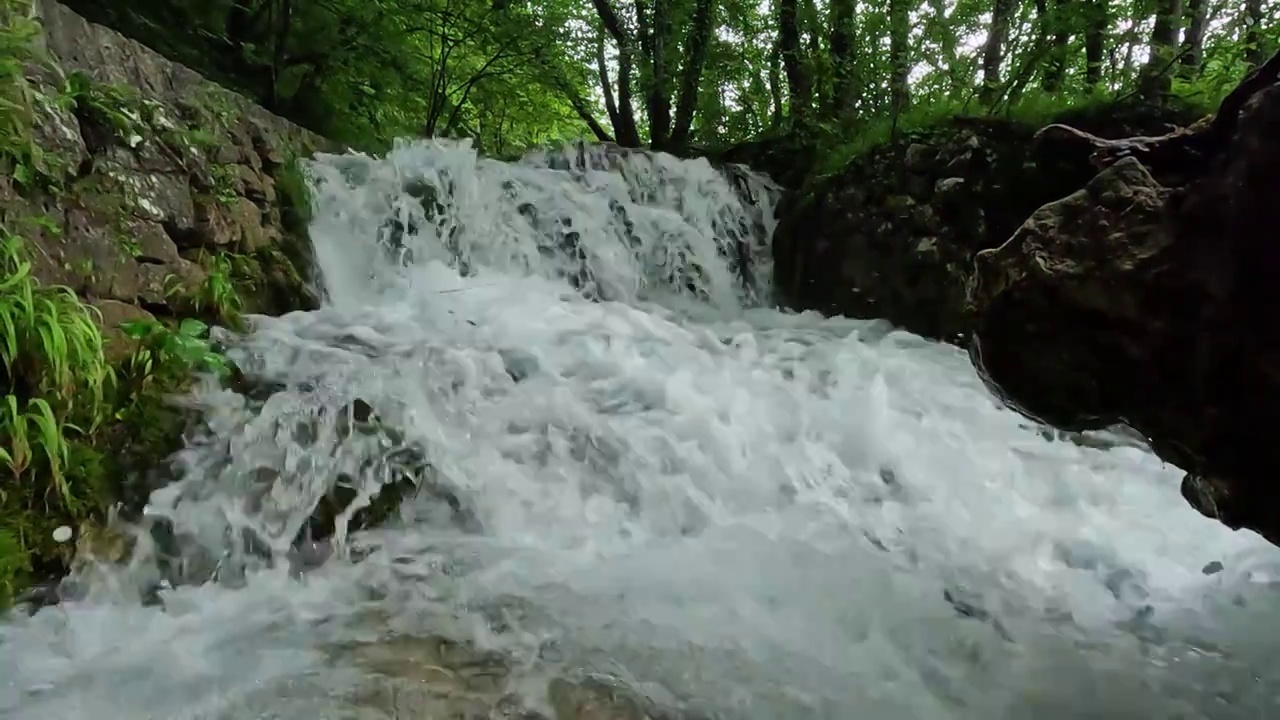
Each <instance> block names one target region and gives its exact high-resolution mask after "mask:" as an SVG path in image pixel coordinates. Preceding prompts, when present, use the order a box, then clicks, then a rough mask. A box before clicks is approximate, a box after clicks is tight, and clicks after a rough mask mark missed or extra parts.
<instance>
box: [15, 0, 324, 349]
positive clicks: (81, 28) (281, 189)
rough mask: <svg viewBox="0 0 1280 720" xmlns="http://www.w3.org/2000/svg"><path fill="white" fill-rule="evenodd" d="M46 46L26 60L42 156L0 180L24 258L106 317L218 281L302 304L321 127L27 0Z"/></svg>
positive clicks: (178, 300) (255, 299)
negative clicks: (308, 174)
mask: <svg viewBox="0 0 1280 720" xmlns="http://www.w3.org/2000/svg"><path fill="white" fill-rule="evenodd" d="M35 9H36V12H37V17H38V19H39V21H40V23H41V24H42V26H43V28H44V33H43V35H42V36H41V37H40V42H41V45H42V49H43V50H44V51H45V53H46V54H47V56H48V57H47V59H44V60H42V59H41V58H40V57H39V55H37V56H36V60H35V61H33V62H30V63H29V64H28V73H27V75H28V78H27V80H28V84H29V87H30V89H31V91H32V95H31V97H32V105H33V110H34V114H35V118H34V122H33V124H32V130H33V136H34V137H33V141H34V144H35V147H36V148H38V151H39V152H38V158H39V159H40V160H41V161H42V162H37V163H31V167H27V168H20V170H22V171H25V172H26V173H34V174H37V175H41V176H42V177H36V178H33V179H32V181H31V182H25V183H24V182H23V177H24V175H23V172H15V173H14V177H13V178H12V179H5V180H0V214H2V215H3V218H2V219H3V221H4V223H5V225H6V226H7V227H9V228H10V230H11V231H16V232H20V233H21V234H22V235H23V236H24V237H25V238H26V239H27V241H28V242H29V243H31V244H32V245H34V249H35V250H36V251H35V252H33V253H31V254H32V262H33V271H34V274H35V276H36V278H37V279H39V280H40V281H41V282H43V283H45V284H59V285H65V286H67V287H69V288H71V289H72V290H74V291H76V292H77V294H79V295H80V296H81V297H82V298H84V299H86V300H88V301H89V302H91V303H92V304H94V305H95V306H97V307H98V308H99V309H100V310H102V311H103V315H104V325H105V326H106V327H104V330H106V331H107V332H108V333H110V332H111V331H112V330H113V328H112V327H111V325H112V321H114V320H117V319H119V320H129V319H136V318H138V317H147V316H152V315H154V316H165V315H178V314H186V313H188V312H190V311H191V310H192V306H194V305H199V304H201V303H202V302H205V304H207V303H208V301H210V300H211V298H209V297H203V298H202V295H204V296H207V295H208V294H209V292H210V291H211V290H212V289H213V287H212V286H214V285H217V284H219V283H226V284H228V285H229V286H234V287H235V288H236V290H237V293H238V294H239V295H241V296H243V299H244V301H245V302H244V305H245V307H244V308H242V309H247V310H254V311H265V312H277V311H282V310H285V309H291V306H296V305H297V304H298V303H303V304H306V303H308V302H313V301H308V300H306V297H307V293H306V290H305V283H304V273H305V271H306V269H307V260H306V254H307V253H308V252H309V249H308V246H307V244H306V242H305V227H303V226H302V224H301V223H300V222H299V218H297V217H295V216H294V214H295V213H296V211H297V210H299V209H301V206H305V196H304V193H305V186H304V185H303V184H302V179H301V176H300V175H298V171H297V168H296V166H295V165H294V164H293V162H292V160H293V158H295V157H297V156H299V155H305V154H309V153H310V152H313V151H314V150H315V149H318V148H321V147H324V146H325V143H324V141H323V140H322V139H320V138H318V137H316V136H313V135H311V134H309V133H307V132H306V131H304V130H301V129H300V128H297V127H295V126H293V125H291V124H290V123H289V122H287V121H285V120H283V119H281V118H278V117H276V116H274V115H271V114H270V113H268V112H266V111H265V110H262V109H261V108H258V107H255V106H253V105H250V104H249V103H248V102H247V101H245V100H244V99H243V98H240V97H239V96H236V95H234V94H232V93H230V92H228V91H225V90H223V89H222V88H220V87H218V86H216V85H213V84H212V83H209V82H207V81H205V80H204V79H203V78H201V77H200V76H199V75H197V74H196V73H194V72H193V71H191V70H188V69H186V68H184V67H182V66H179V65H175V64H173V63H171V62H169V61H167V60H165V59H164V58H162V57H160V56H159V55H157V54H155V53H153V52H151V51H150V50H148V49H147V48H145V47H143V46H141V45H139V44H137V43H135V42H133V41H131V40H128V39H126V38H124V37H122V36H120V35H118V34H116V33H115V32H113V31H111V30H108V29H106V28H103V27H101V26H97V25H93V24H90V23H88V22H86V21H84V20H83V19H81V18H80V17H79V16H77V15H76V14H74V13H72V12H71V11H70V10H68V9H66V8H65V7H63V6H62V5H59V4H58V3H56V2H51V1H49V0H42V1H41V2H39V3H37V4H36V5H35Z"/></svg>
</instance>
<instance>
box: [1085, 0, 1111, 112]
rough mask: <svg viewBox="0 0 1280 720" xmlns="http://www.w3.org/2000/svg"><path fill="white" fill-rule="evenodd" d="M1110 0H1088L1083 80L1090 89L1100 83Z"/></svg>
mask: <svg viewBox="0 0 1280 720" xmlns="http://www.w3.org/2000/svg"><path fill="white" fill-rule="evenodd" d="M1109 3H1110V0H1090V2H1089V8H1088V11H1089V14H1088V17H1086V18H1085V27H1084V82H1085V85H1087V86H1088V87H1089V89H1090V90H1097V89H1098V88H1099V87H1100V86H1101V85H1102V68H1103V66H1104V65H1106V62H1107V58H1106V50H1107V37H1108V35H1107V31H1108V30H1109V29H1110V27H1111V8H1110V7H1109Z"/></svg>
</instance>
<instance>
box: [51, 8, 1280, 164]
mask: <svg viewBox="0 0 1280 720" xmlns="http://www.w3.org/2000/svg"><path fill="white" fill-rule="evenodd" d="M71 5H72V6H73V7H74V8H75V9H77V10H78V11H80V12H82V13H84V14H86V15H87V16H89V17H91V18H92V19H96V20H99V21H103V22H106V23H107V24H110V25H113V26H115V27H117V28H119V29H122V30H123V31H124V32H126V33H127V34H130V35H132V36H134V37H136V38H138V39H140V40H142V41H143V42H145V43H147V44H148V45H151V46H152V47H155V48H157V49H159V50H160V51H161V52H164V53H166V54H168V55H169V56H171V57H174V58H175V59H177V60H179V61H180V62H184V63H186V64H188V65H191V66H192V67H195V68H197V69H199V70H201V71H202V72H204V73H205V74H207V75H209V76H211V77H213V78H215V79H217V80H219V81H221V82H223V83H225V84H227V85H228V86H230V87H233V88H236V89H238V90H240V91H242V92H244V93H245V94H246V95H248V96H249V97H250V98H252V99H254V100H255V101H257V102H259V103H261V104H263V105H265V106H266V107H268V108H270V109H272V110H275V111H276V112H279V113H281V114H284V115H286V116H288V117H290V118H292V119H294V120H296V121H298V122H300V123H301V124H303V125H305V126H308V127H310V128H312V129H314V130H316V131H318V132H320V133H321V134H323V135H327V136H329V137H331V138H333V139H336V140H340V141H344V142H348V143H350V144H353V145H355V146H357V147H362V148H370V149H378V148H379V147H381V146H384V145H385V144H386V143H388V142H389V141H390V140H391V139H393V138H395V137H397V136H404V135H422V134H428V135H445V136H469V137H472V138H474V139H475V140H476V144H477V145H478V147H480V148H481V149H482V150H483V151H485V152H488V153H490V154H494V155H499V156H505V155H510V154H513V153H516V152H518V151H520V150H522V149H524V148H527V147H528V146H530V145H536V144H542V143H546V142H552V141H556V140H562V139H568V138H570V137H577V136H582V135H585V134H589V131H588V126H587V125H586V124H584V120H586V119H588V118H590V119H591V120H592V121H597V122H598V126H599V128H600V131H599V132H597V134H598V135H600V134H610V135H611V136H612V137H615V138H618V139H620V140H623V139H624V134H625V133H624V132H623V131H625V128H624V127H622V126H621V125H619V121H620V119H622V120H625V118H624V117H623V116H628V115H634V125H635V126H636V128H637V129H638V130H639V132H640V135H641V137H640V138H639V139H638V140H637V141H638V142H643V141H644V140H645V139H646V134H647V133H650V132H651V131H653V129H654V127H655V122H658V123H659V125H661V124H663V123H665V122H666V121H664V120H662V117H664V114H665V115H667V116H669V115H670V114H671V113H673V112H674V113H675V114H676V115H678V114H679V112H678V107H677V106H678V105H679V103H680V101H681V99H682V97H683V94H684V90H683V88H682V87H681V85H682V84H683V83H684V82H685V79H686V78H689V79H691V80H692V81H693V82H694V85H693V89H694V90H695V92H694V94H693V95H692V96H691V101H692V104H691V106H690V107H691V108H692V109H693V110H694V111H695V113H694V116H693V125H692V134H691V136H690V137H689V138H688V139H687V142H689V143H691V144H693V145H696V146H723V145H726V144H730V143H734V142H740V141H743V140H746V139H749V138H752V137H759V136H761V135H762V134H765V133H771V132H773V133H776V132H779V131H781V130H784V129H786V128H788V127H790V128H792V129H795V130H799V131H803V132H816V133H820V134H822V135H823V136H824V137H837V136H838V137H841V138H851V137H861V136H864V135H866V136H876V137H884V136H885V135H886V131H885V130H884V128H886V127H887V128H899V129H900V128H902V127H909V126H912V125H913V124H916V123H928V122H932V121H933V120H935V119H937V118H939V117H942V116H944V115H945V114H947V113H949V112H954V111H956V110H959V111H961V112H963V113H964V114H966V115H996V116H1002V117H1033V116H1035V115H1037V114H1038V115H1041V116H1043V115H1046V114H1052V113H1051V112H1050V111H1049V108H1052V109H1053V110H1060V109H1061V108H1063V107H1067V106H1071V105H1075V104H1079V103H1090V102H1096V101H1100V100H1101V99H1103V98H1116V97H1123V96H1125V95H1127V94H1129V93H1132V92H1134V91H1136V90H1138V89H1140V88H1141V89H1142V91H1143V92H1144V93H1148V94H1149V93H1151V92H1152V88H1155V89H1156V91H1155V92H1156V93H1157V94H1158V93H1159V92H1164V93H1167V94H1168V93H1171V94H1172V95H1174V96H1177V97H1181V98H1190V97H1193V96H1194V97H1195V98H1196V99H1197V100H1196V101H1197V102H1198V103H1199V104H1201V105H1205V106H1209V105H1211V104H1212V103H1213V101H1214V100H1215V99H1216V98H1218V97H1220V96H1221V95H1222V94H1223V93H1224V92H1225V90H1226V89H1227V88H1229V87H1230V86H1231V85H1232V84H1233V83H1235V82H1237V81H1238V80H1239V78H1240V77H1241V76H1242V74H1243V73H1244V72H1245V71H1246V70H1247V69H1248V68H1249V67H1250V66H1251V65H1255V64H1257V62H1259V58H1260V57H1262V55H1263V54H1264V53H1265V52H1266V51H1267V50H1269V49H1270V48H1271V46H1273V45H1274V38H1275V37H1276V36H1277V32H1276V31H1277V27H1276V18H1277V17H1278V16H1280V12H1277V10H1278V9H1280V0H1262V1H1261V2H1253V1H1252V0H1249V1H1247V0H1204V2H1195V1H1194V0H1188V2H1187V3H1186V4H1185V6H1186V7H1185V12H1184V13H1183V14H1182V15H1180V16H1179V17H1178V18H1175V19H1174V20H1173V25H1174V27H1175V28H1176V29H1177V30H1178V33H1177V34H1178V36H1179V37H1181V38H1182V39H1183V40H1184V41H1185V42H1184V44H1183V45H1182V47H1180V48H1171V47H1169V46H1167V45H1165V44H1163V43H1164V41H1163V40H1161V39H1160V38H1158V37H1157V36H1156V35H1154V34H1153V31H1152V24H1153V18H1154V16H1155V14H1156V12H1157V11H1158V9H1159V7H1161V4H1160V3H1152V2H1149V1H1147V0H1142V1H1139V0H1121V1H1119V2H1115V1H1104V0H1080V2H1079V3H1067V2H1065V0H1045V1H1044V2H1038V3H1029V2H997V0H954V1H948V2H940V1H939V0H911V1H908V0H892V1H891V2H888V3H878V4H877V3H861V2H856V0H823V1H822V2H817V1H814V2H809V1H808V0H804V1H803V2H802V1H800V0H768V1H767V2H765V3H755V2H747V1H746V0H646V2H636V3H632V2H625V1H623V0H593V2H586V0H536V2H533V1H530V0H376V1H375V2H364V1H362V0H331V1H329V2H324V3H297V2H292V1H291V0H211V1H210V2H206V3H198V4H192V3H188V2H184V1H183V0H131V1H130V2H128V3H126V2H124V0H105V1H104V2H99V1H98V0H94V1H93V2H90V0H71ZM787 7H792V8H794V17H795V21H794V22H795V32H796V36H797V38H798V40H797V42H798V47H796V48H794V50H793V51H789V53H787V52H783V51H782V49H781V38H782V37H783V33H782V30H783V29H784V26H783V25H782V24H781V23H782V20H783V18H784V13H783V12H782V10H783V9H785V8H787ZM998 7H1007V8H1009V13H1008V14H1007V15H1005V16H1003V18H1002V19H1000V20H993V17H994V15H993V11H994V9H996V8H998ZM1198 8H1199V9H1198ZM607 18H616V24H615V25H616V27H615V26H612V25H610V22H608V21H607V20H606V19H607ZM703 20H705V21H707V22H708V23H709V25H708V27H709V28H711V30H712V31H709V32H708V36H707V41H706V42H705V43H703V42H701V41H699V39H698V36H697V32H696V31H697V27H698V23H699V22H702V21H703ZM1197 22H1199V23H1200V25H1202V26H1203V27H1204V28H1205V31H1204V33H1203V38H1202V39H1201V41H1200V42H1198V43H1197V42H1194V37H1193V31H1194V29H1195V27H1197ZM997 30H998V31H999V32H997ZM659 34H661V42H660V43H659V42H657V39H658V38H659ZM655 48H660V51H658V50H655ZM700 53H701V54H700ZM784 56H786V57H790V58H793V59H794V60H795V63H794V65H795V66H794V67H790V66H786V65H787V62H786V57H784ZM626 58H629V59H630V61H629V62H628V63H627V64H626V66H625V67H626V70H627V72H626V73H623V72H622V70H623V68H624V65H623V61H624V59H626ZM1149 58H1154V59H1152V60H1149ZM601 60H603V65H604V67H605V70H606V71H607V74H608V77H607V79H606V78H603V77H602V76H601V74H600V73H599V71H598V66H599V63H600V61H601ZM699 63H701V64H699ZM784 66H786V67H784ZM690 71H693V72H690ZM624 75H625V76H626V78H627V83H626V88H624V83H623V82H622V78H623V76H624ZM1152 78H1160V79H1161V82H1154V83H1153V82H1152V81H1151V79H1152ZM624 89H625V90H626V92H627V93H629V95H630V102H629V103H624V102H623V101H622V100H621V98H622V97H623V94H624ZM606 94H607V95H609V96H610V97H611V98H613V99H614V100H617V101H618V102H617V108H618V109H619V113H617V114H614V115H613V116H612V117H611V114H610V113H607V112H606V109H605V96H606ZM1152 99H1153V100H1157V101H1158V98H1155V97H1153V98H1152ZM664 107H665V110H664V109H663V108H664ZM1037 107H1041V108H1044V109H1042V110H1036V109H1035V108H1037ZM632 111H634V112H632ZM655 113H656V114H655ZM655 118H657V120H655ZM800 120H804V121H805V122H799V121H800ZM859 142H861V143H862V144H864V145H865V144H868V143H869V141H866V140H862V141H859Z"/></svg>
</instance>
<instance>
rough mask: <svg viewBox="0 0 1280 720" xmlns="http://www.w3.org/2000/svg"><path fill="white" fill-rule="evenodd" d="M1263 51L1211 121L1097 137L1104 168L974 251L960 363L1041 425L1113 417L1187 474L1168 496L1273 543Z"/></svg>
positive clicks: (1271, 156)
mask: <svg viewBox="0 0 1280 720" xmlns="http://www.w3.org/2000/svg"><path fill="white" fill-rule="evenodd" d="M1278 73H1280V55H1277V56H1276V58H1273V59H1272V60H1271V61H1270V62H1268V63H1267V64H1266V65H1265V66H1263V67H1262V68H1260V69H1259V70H1258V71H1256V72H1255V73H1254V74H1253V75H1251V76H1250V78H1248V79H1246V80H1245V82H1244V83H1242V85H1241V86H1240V87H1239V88H1238V89H1237V90H1236V91H1235V92H1233V93H1232V94H1231V95H1230V96H1229V97H1228V98H1227V100H1225V101H1224V102H1223V105H1222V107H1221V108H1220V110H1219V112H1218V113H1217V115H1216V116H1215V117H1214V118H1213V120H1212V121H1211V122H1208V123H1203V124H1201V126H1200V127H1198V128H1193V129H1190V130H1182V131H1176V132H1174V133H1172V134H1169V135H1165V136H1161V137H1137V138H1130V139H1127V140H1119V141H1106V140H1102V139H1100V138H1097V137H1094V136H1091V135H1089V134H1087V133H1082V132H1079V131H1076V130H1074V129H1071V128H1067V127H1063V126H1053V127H1049V128H1046V129H1045V130H1044V131H1042V132H1041V133H1040V140H1041V141H1042V142H1053V143H1055V144H1057V145H1058V146H1059V147H1066V146H1068V145H1070V144H1074V147H1076V149H1077V154H1078V156H1079V157H1081V158H1086V157H1090V156H1092V158H1093V160H1094V161H1095V162H1096V163H1097V164H1098V165H1099V166H1100V167H1102V168H1103V169H1102V170H1101V172H1099V173H1098V174H1097V176H1096V177H1094V178H1093V179H1092V180H1090V181H1089V182H1088V184H1087V185H1085V186H1084V187H1083V188H1082V189H1080V190H1078V191H1077V192H1075V193H1073V194H1071V195H1069V196H1067V197H1065V198H1063V199H1061V200H1058V201H1055V202H1052V203H1049V204H1047V205H1045V206H1043V207H1041V208H1040V209H1039V210H1037V211H1035V213H1033V214H1032V215H1031V217H1030V218H1029V219H1028V220H1027V221H1026V222H1025V223H1024V224H1023V225H1022V227H1020V228H1019V229H1018V230H1017V232H1015V233H1014V234H1013V236H1012V237H1011V238H1009V239H1008V241H1007V242H1005V243H1004V244H1002V245H1001V246H999V247H998V248H993V249H989V250H985V251H983V252H980V253H978V255H977V257H976V258H975V274H974V277H973V280H972V284H971V287H970V293H971V300H972V303H973V309H974V312H975V313H976V317H977V319H978V323H977V328H976V331H975V333H974V341H973V345H972V347H973V351H972V352H973V356H974V359H975V362H976V363H977V364H978V366H979V367H980V368H981V369H982V371H983V372H984V374H985V375H986V377H987V378H988V380H989V381H990V382H991V383H992V384H993V385H995V386H996V387H997V388H998V389H999V391H1000V392H1002V393H1003V394H1004V395H1005V397H1006V398H1007V399H1008V400H1010V401H1011V402H1012V403H1013V404H1014V405H1016V406H1018V407H1020V408H1021V409H1023V410H1024V411H1025V412H1027V413H1028V414H1031V415H1034V416H1037V417H1039V418H1041V419H1043V420H1045V421H1047V422H1049V423H1052V424H1055V425H1058V426H1061V427H1068V428H1096V427H1101V426H1104V425H1108V424H1111V423H1114V422H1120V421H1123V422H1127V423H1128V424H1129V425H1130V426H1132V427H1133V428H1135V429H1136V430H1138V431H1139V432H1141V433H1143V434H1144V435H1146V436H1148V437H1149V438H1151V441H1152V445H1153V447H1154V449H1155V450H1156V452H1157V453H1158V454H1159V455H1160V456H1161V457H1163V458H1164V459H1166V460H1168V461H1170V462H1172V463H1174V464H1176V465H1178V466H1179V467H1181V468H1183V469H1185V470H1187V471H1188V473H1187V476H1186V479H1185V480H1184V482H1183V494H1184V496H1185V497H1186V498H1187V499H1188V501H1190V502H1191V503H1192V504H1193V505H1194V506H1195V507H1196V508H1198V509H1199V510H1200V511H1201V512H1202V513H1204V514H1205V515H1208V516H1210V517H1214V518H1217V519H1219V520H1221V521H1222V522H1223V523H1225V524H1227V525H1229V526H1231V527H1233V528H1251V529H1253V530H1256V531H1258V532H1259V533H1261V534H1263V535H1264V536H1265V537H1267V538H1268V539H1270V540H1271V541H1272V542H1273V543H1277V544H1280V481H1277V480H1276V479H1275V472H1276V469H1277V468H1280V443H1276V442H1275V440H1274V434H1275V429H1276V428H1277V427H1280V324H1277V323H1276V322H1275V319H1274V312H1275V310H1276V309H1277V308H1280V283H1277V277H1280V275H1278V273H1280V244H1277V234H1276V233H1277V230H1276V229H1277V228H1280V202H1277V190H1278V189H1280V82H1278V81H1277V74H1278Z"/></svg>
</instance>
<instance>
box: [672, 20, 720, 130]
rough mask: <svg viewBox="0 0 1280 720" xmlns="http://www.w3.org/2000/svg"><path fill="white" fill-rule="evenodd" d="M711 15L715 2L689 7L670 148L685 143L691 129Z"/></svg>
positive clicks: (709, 43) (709, 34) (708, 44)
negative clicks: (688, 22)
mask: <svg viewBox="0 0 1280 720" xmlns="http://www.w3.org/2000/svg"><path fill="white" fill-rule="evenodd" d="M715 12H716V2H715V0H697V2H696V4H695V5H694V7H693V21H692V22H691V23H690V27H689V37H688V38H687V39H686V40H685V47H684V66H683V67H682V68H681V73H680V94H679V95H678V96H677V98H676V119H675V125H674V127H672V130H671V144H672V145H673V146H676V147H679V146H683V145H685V144H687V143H688V142H689V136H690V132H691V130H692V129H693V116H694V114H695V113H696V112H697V110H698V91H699V89H700V87H701V84H702V70H703V68H704V67H705V66H706V64H707V50H708V48H709V47H710V45H711V30H712V28H713V27H714V26H715Z"/></svg>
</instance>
